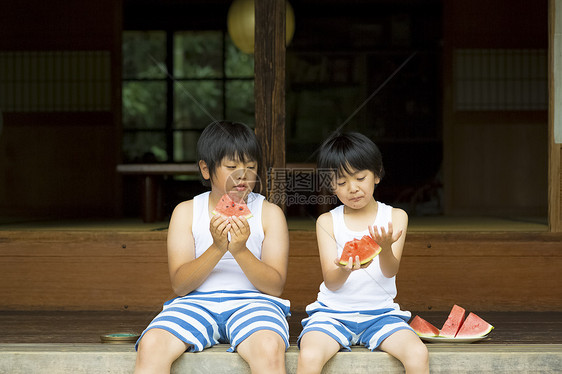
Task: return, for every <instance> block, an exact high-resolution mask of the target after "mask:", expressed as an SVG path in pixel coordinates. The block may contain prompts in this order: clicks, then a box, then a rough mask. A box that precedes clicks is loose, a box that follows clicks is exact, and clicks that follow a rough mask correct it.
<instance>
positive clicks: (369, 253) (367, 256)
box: [339, 235, 381, 266]
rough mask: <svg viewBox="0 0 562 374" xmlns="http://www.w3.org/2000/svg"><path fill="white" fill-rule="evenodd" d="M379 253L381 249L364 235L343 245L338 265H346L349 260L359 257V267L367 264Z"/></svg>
mask: <svg viewBox="0 0 562 374" xmlns="http://www.w3.org/2000/svg"><path fill="white" fill-rule="evenodd" d="M380 251H381V247H380V246H379V245H378V244H377V242H375V240H374V239H373V238H371V237H370V236H369V235H364V236H363V237H362V238H361V239H353V240H350V241H348V242H347V243H345V246H344V247H343V251H342V254H341V257H340V261H339V262H340V265H344V266H345V265H347V263H348V262H349V258H350V257H351V258H353V259H355V256H359V262H360V263H361V265H363V264H366V263H368V262H369V261H371V260H372V259H373V258H375V257H376V256H377V255H378V254H379V253H380Z"/></svg>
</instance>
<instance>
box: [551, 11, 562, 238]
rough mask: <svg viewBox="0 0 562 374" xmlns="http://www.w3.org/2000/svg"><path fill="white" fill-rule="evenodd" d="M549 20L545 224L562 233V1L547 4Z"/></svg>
mask: <svg viewBox="0 0 562 374" xmlns="http://www.w3.org/2000/svg"><path fill="white" fill-rule="evenodd" d="M548 21H549V22H548V26H549V30H548V31H549V32H548V34H549V36H548V44H549V45H548V54H549V55H548V57H549V58H548V59H549V62H548V77H549V79H548V82H549V87H548V90H549V109H548V150H549V152H548V223H549V228H550V231H554V232H562V170H561V165H560V164H561V161H560V160H561V159H562V144H561V143H562V135H561V134H562V121H561V120H560V116H562V104H561V103H562V100H561V97H560V96H561V95H562V73H561V72H560V67H562V35H561V34H562V0H550V1H549V7H548Z"/></svg>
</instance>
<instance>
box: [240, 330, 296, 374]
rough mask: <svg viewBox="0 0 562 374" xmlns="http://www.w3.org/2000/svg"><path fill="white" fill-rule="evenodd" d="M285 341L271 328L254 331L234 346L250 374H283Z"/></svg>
mask: <svg viewBox="0 0 562 374" xmlns="http://www.w3.org/2000/svg"><path fill="white" fill-rule="evenodd" d="M285 350H286V349H285V342H284V341H283V338H281V336H280V335H279V334H278V333H276V332H275V331H272V330H260V331H256V332H255V333H253V334H252V335H250V336H249V337H247V338H246V339H244V340H243V341H242V342H241V343H240V344H238V346H237V347H236V351H237V352H238V354H239V355H240V356H241V357H242V358H243V359H244V360H246V362H247V363H248V365H250V370H251V371H252V374H257V373H264V374H268V373H271V374H275V373H283V374H285Z"/></svg>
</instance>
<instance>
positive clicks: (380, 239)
mask: <svg viewBox="0 0 562 374" xmlns="http://www.w3.org/2000/svg"><path fill="white" fill-rule="evenodd" d="M369 233H370V234H371V237H372V238H373V239H374V240H375V241H376V242H377V244H378V245H380V246H381V248H382V249H385V248H390V247H391V246H392V243H394V242H395V241H397V240H398V239H400V236H402V230H400V231H399V232H397V233H393V231H392V222H389V223H388V230H387V229H385V228H384V227H378V226H372V227H371V226H370V227H369Z"/></svg>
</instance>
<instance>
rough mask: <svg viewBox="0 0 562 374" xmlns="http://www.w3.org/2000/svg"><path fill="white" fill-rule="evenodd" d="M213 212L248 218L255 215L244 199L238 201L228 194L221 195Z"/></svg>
mask: <svg viewBox="0 0 562 374" xmlns="http://www.w3.org/2000/svg"><path fill="white" fill-rule="evenodd" d="M213 214H221V215H223V216H226V217H246V219H249V218H252V217H253V216H252V212H250V209H248V206H247V205H246V203H245V202H244V200H240V201H238V202H236V201H234V200H232V198H231V197H230V196H229V195H228V194H224V195H223V196H222V197H221V199H220V200H219V202H218V204H217V206H216V207H215V209H214V210H213Z"/></svg>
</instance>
